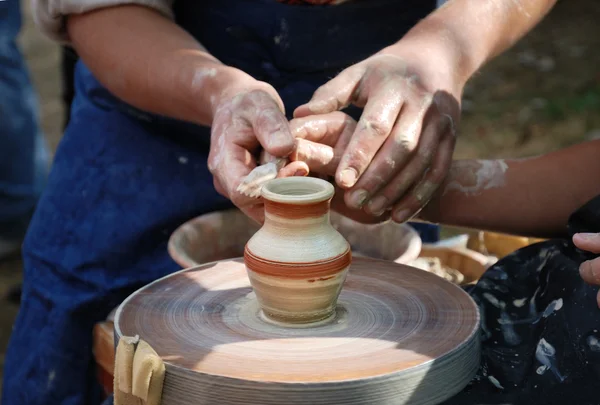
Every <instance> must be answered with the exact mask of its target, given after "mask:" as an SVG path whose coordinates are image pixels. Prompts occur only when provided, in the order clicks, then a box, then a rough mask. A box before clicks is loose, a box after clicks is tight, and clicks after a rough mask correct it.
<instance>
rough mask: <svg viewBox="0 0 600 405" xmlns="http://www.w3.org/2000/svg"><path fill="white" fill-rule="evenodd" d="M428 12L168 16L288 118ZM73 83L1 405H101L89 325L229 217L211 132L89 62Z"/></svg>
mask: <svg viewBox="0 0 600 405" xmlns="http://www.w3.org/2000/svg"><path fill="white" fill-rule="evenodd" d="M434 7H435V1H424V0H404V1H391V0H373V1H366V2H365V1H361V2H356V3H349V4H348V5H340V6H334V7H322V6H311V7H297V6H289V5H285V4H281V3H277V2H275V1H272V0H263V1H255V0H254V1H250V0H218V1H217V0H212V1H210V0H206V1H197V0H185V1H184V0H176V2H175V5H174V10H175V14H176V19H177V22H178V23H179V24H180V25H181V26H182V27H183V28H185V29H186V30H188V31H189V32H190V33H191V34H192V35H194V36H195V37H196V38H197V39H198V40H199V41H200V42H201V43H203V44H204V45H205V46H206V47H207V48H208V49H209V51H210V52H212V53H213V54H214V55H215V56H216V57H217V58H219V59H220V60H221V61H223V62H224V63H227V64H229V65H232V66H235V67H238V68H241V69H243V70H245V71H246V72H248V73H249V74H251V75H253V76H254V77H256V78H258V79H261V80H266V81H268V82H269V83H271V84H273V85H274V87H275V88H276V89H277V90H278V91H279V93H280V95H281V97H282V98H283V100H284V102H285V105H286V110H287V112H288V114H289V115H291V112H292V111H293V110H294V108H295V107H296V106H298V105H299V104H301V103H303V102H305V101H306V100H308V99H309V98H310V97H311V95H312V93H313V92H314V91H315V90H316V88H317V87H318V86H319V85H321V84H323V83H325V82H326V81H327V80H329V79H330V78H332V77H334V76H335V75H336V74H337V73H338V72H339V71H340V70H341V69H343V68H345V67H347V66H348V65H350V64H352V63H355V62H358V61H360V60H361V59H363V58H365V57H367V56H369V55H370V54H372V53H375V52H376V51H378V50H380V49H381V48H383V47H385V46H387V45H390V44H391V43H393V42H395V41H397V40H398V39H400V38H401V37H402V36H403V34H404V33H405V32H406V31H407V30H408V29H410V28H411V27H412V26H413V25H414V24H415V23H416V22H418V21H419V20H420V19H422V18H423V17H425V16H426V15H427V14H428V13H429V12H430V11H431V10H433V8H434ZM75 75H76V76H75V99H74V101H73V104H72V108H71V118H70V121H69V124H68V126H67V129H66V131H65V134H64V136H63V138H62V140H61V142H60V145H59V147H58V149H57V151H56V155H55V159H54V164H53V167H52V172H51V174H50V178H49V180H48V184H47V187H46V189H45V191H44V193H43V195H42V198H41V200H40V202H39V205H38V207H37V210H36V212H35V214H34V216H33V219H32V222H31V225H30V227H29V231H28V234H27V237H26V239H25V243H24V246H23V258H24V284H23V293H22V303H21V310H20V312H19V315H18V318H17V320H16V322H15V325H14V331H13V334H12V336H11V340H10V343H9V347H8V352H7V355H6V359H5V365H4V384H3V387H2V405H41V404H44V405H53V404H57V405H84V404H85V405H96V404H98V403H100V401H101V398H102V391H101V389H100V387H99V385H98V384H97V383H96V375H95V366H94V360H93V356H92V351H91V347H92V328H93V326H94V324H96V323H97V322H100V321H102V320H104V319H105V318H106V316H107V315H108V313H109V312H110V311H111V310H112V309H113V308H114V307H115V306H117V305H118V304H119V303H120V302H122V301H123V300H124V299H125V298H126V297H127V296H128V295H129V294H131V293H132V292H133V291H135V289H137V288H139V287H141V286H142V285H145V284H147V283H149V282H151V281H153V280H155V279H157V278H159V277H162V276H164V275H167V274H170V273H172V272H173V271H175V270H178V269H179V267H178V266H177V265H176V263H175V262H173V260H172V259H171V258H170V257H169V255H168V252H167V241H168V238H169V236H170V234H171V233H172V232H173V231H174V230H175V228H176V227H177V226H179V225H180V224H182V223H183V222H185V221H187V220H189V219H191V218H193V217H195V216H197V215H201V214H204V213H207V212H211V211H215V210H220V209H226V208H229V207H231V203H230V202H229V201H228V200H226V199H225V198H223V197H221V196H219V195H218V194H217V193H216V191H215V190H214V188H213V184H212V176H211V174H210V173H209V171H208V169H207V165H206V159H207V155H208V147H209V136H210V130H209V129H208V128H205V127H200V126H195V125H192V124H189V123H184V122H179V121H175V120H172V119H167V118H164V117H160V116H156V115H152V114H148V113H145V112H142V111H139V110H137V109H135V108H132V107H131V106H128V105H127V104H125V103H123V102H122V101H120V100H117V99H116V98H115V97H113V96H112V95H111V94H110V93H109V92H108V91H107V90H106V89H105V88H103V87H102V86H101V85H100V84H99V83H98V81H97V80H96V79H95V78H94V77H93V75H92V74H91V73H90V71H89V70H88V69H87V67H86V66H85V65H84V64H82V62H81V61H79V62H78V65H77V68H76V73H75ZM358 112H359V111H358V110H356V109H355V110H354V112H353V113H354V115H355V117H356V116H357V113H358ZM427 229H434V230H435V229H436V228H435V227H429V228H427Z"/></svg>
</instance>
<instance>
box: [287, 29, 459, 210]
mask: <svg viewBox="0 0 600 405" xmlns="http://www.w3.org/2000/svg"><path fill="white" fill-rule="evenodd" d="M400 42H402V41H400ZM403 49H404V50H400V49H393V50H392V49H387V50H384V51H382V52H380V53H378V54H376V55H374V56H372V57H370V58H368V59H366V60H364V61H362V62H360V63H358V64H356V65H354V66H351V67H349V68H348V69H346V70H344V71H343V72H342V73H340V74H339V75H338V76H337V77H335V78H334V79H333V80H331V81H330V82H328V83H326V84H325V85H323V86H322V87H320V88H319V89H318V90H317V91H316V92H315V94H314V96H313V98H312V99H311V100H310V102H308V103H307V104H305V105H303V106H300V107H298V109H297V110H296V111H295V117H306V116H309V115H311V114H326V113H329V112H332V111H336V110H340V109H343V108H345V107H346V106H348V105H350V104H354V105H356V106H358V107H364V110H363V113H362V116H361V118H360V121H359V123H358V125H357V127H356V129H355V131H354V133H353V134H352V136H351V137H350V139H349V141H348V142H347V143H346V147H345V152H344V153H343V157H342V158H341V159H340V163H339V166H338V167H337V169H336V173H335V180H336V182H337V184H338V185H339V186H340V187H341V188H343V189H345V190H346V192H345V201H346V203H347V205H348V206H349V207H350V208H354V209H359V208H364V209H365V211H366V212H368V213H370V214H372V215H381V214H382V213H384V212H385V211H386V210H389V209H392V210H393V212H392V218H393V219H394V220H395V221H397V222H404V221H407V220H409V219H410V218H411V217H413V216H414V215H415V214H417V213H418V212H419V210H420V209H421V208H422V207H423V206H424V205H425V204H426V203H427V202H428V200H429V199H430V198H431V196H432V195H433V193H434V192H435V191H436V189H437V187H438V186H439V185H440V184H441V183H442V182H443V180H444V178H445V176H446V174H447V172H448V170H449V168H450V164H451V162H452V154H453V151H454V145H455V130H456V129H455V126H456V125H457V124H458V121H459V115H460V107H459V102H458V101H457V100H459V99H460V94H461V92H462V87H463V83H462V82H461V81H459V80H457V79H456V78H455V76H457V75H455V74H454V72H452V69H451V68H449V67H447V66H444V63H443V61H442V60H441V59H440V60H436V59H435V58H436V56H437V55H435V52H433V53H432V52H423V50H422V49H414V48H413V49H411V50H410V51H409V50H408V49H407V48H406V47H405V48H403ZM423 55H425V56H423ZM429 56H433V59H432V58H431V57H429Z"/></svg>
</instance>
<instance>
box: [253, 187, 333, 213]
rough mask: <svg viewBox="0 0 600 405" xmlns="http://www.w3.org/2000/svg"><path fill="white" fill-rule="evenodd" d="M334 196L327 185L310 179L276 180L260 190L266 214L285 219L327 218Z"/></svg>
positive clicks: (331, 189) (331, 188)
mask: <svg viewBox="0 0 600 405" xmlns="http://www.w3.org/2000/svg"><path fill="white" fill-rule="evenodd" d="M333 194H334V188H333V186H332V185H331V184H330V183H328V182H326V181H322V180H320V179H315V178H310V177H288V178H282V179H275V180H271V181H270V182H268V183H266V184H265V185H264V186H263V187H262V189H261V195H262V198H263V200H264V203H265V213H266V214H271V215H275V216H278V217H282V218H287V219H302V218H314V217H321V216H323V215H326V214H327V213H328V212H329V207H330V202H331V199H332V198H333Z"/></svg>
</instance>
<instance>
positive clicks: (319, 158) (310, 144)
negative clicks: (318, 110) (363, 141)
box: [290, 111, 356, 176]
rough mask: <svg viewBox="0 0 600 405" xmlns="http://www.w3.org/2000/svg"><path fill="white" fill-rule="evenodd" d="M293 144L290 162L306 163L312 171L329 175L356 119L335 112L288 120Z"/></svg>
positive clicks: (343, 150)
mask: <svg viewBox="0 0 600 405" xmlns="http://www.w3.org/2000/svg"><path fill="white" fill-rule="evenodd" d="M290 128H291V131H292V135H293V136H294V137H295V138H296V147H295V149H294V151H293V152H292V154H291V155H290V160H292V161H302V162H304V163H306V165H307V166H308V168H309V169H310V171H311V172H313V173H318V174H325V175H329V176H333V175H334V174H335V171H336V169H337V167H338V165H339V162H340V159H341V158H342V155H343V153H344V152H345V150H346V148H347V145H348V143H349V142H350V139H351V137H352V134H353V133H354V129H355V128H356V121H354V120H353V119H352V118H351V117H349V116H348V115H346V114H344V113H342V112H339V111H336V112H333V113H328V114H324V115H316V116H310V117H304V118H295V119H293V120H292V121H290Z"/></svg>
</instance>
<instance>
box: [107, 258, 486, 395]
mask: <svg viewBox="0 0 600 405" xmlns="http://www.w3.org/2000/svg"><path fill="white" fill-rule="evenodd" d="M478 326H479V314H478V310H477V307H476V305H475V303H474V302H473V301H472V300H471V298H470V297H469V296H468V295H467V294H466V293H465V292H463V291H462V290H461V289H460V288H459V287H457V286H455V285H453V284H451V283H449V282H447V281H445V280H443V279H441V278H439V277H437V276H435V275H433V274H430V273H428V272H425V271H422V270H418V269H414V268H411V267H407V266H402V265H398V264H394V263H391V262H386V261H379V260H371V259H364V258H356V259H354V261H353V263H352V265H351V266H350V269H349V272H348V276H347V280H346V283H345V287H344V289H343V291H342V292H341V294H340V296H339V300H338V304H337V311H336V312H335V317H334V318H332V319H330V320H329V321H326V322H324V323H322V324H320V325H313V326H312V327H310V328H294V327H289V325H279V324H274V323H273V322H272V321H265V320H264V319H263V318H261V316H260V308H259V305H258V302H257V300H256V298H255V295H254V293H253V290H252V288H251V285H250V282H249V280H248V277H247V273H246V269H245V266H244V263H243V261H242V260H240V259H237V260H227V261H221V262H215V263H211V264H207V265H204V266H201V267H197V268H192V269H188V270H183V271H181V272H179V273H175V274H173V275H171V276H168V277H165V278H163V279H161V280H158V281H156V282H154V283H152V284H150V285H148V286H146V287H144V288H142V289H141V290H139V291H138V292H136V293H135V294H133V295H132V296H130V297H129V298H128V299H127V300H126V301H125V302H124V303H123V304H122V305H121V307H120V308H119V310H118V312H117V315H116V319H115V336H116V338H117V339H118V338H119V337H120V336H123V335H136V334H138V335H139V336H140V337H141V338H142V339H144V340H146V341H147V342H148V343H149V344H150V345H151V346H152V347H153V348H154V349H155V350H156V352H157V353H158V354H159V355H160V356H161V357H162V358H163V360H164V361H165V363H166V367H167V378H166V379H165V386H164V390H163V404H164V405H175V404H189V403H219V404H225V405H234V404H236V405H237V404H240V405H241V404H263V405H264V404H266V405H271V404H272V405H275V404H280V403H282V402H285V403H287V404H301V403H303V404H304V403H311V404H342V403H343V404H390V405H392V404H394V405H397V404H437V403H440V402H442V401H443V400H445V399H447V398H449V397H450V396H452V395H454V394H455V393H457V392H458V391H460V390H461V389H462V388H463V387H464V386H465V385H466V384H467V383H468V382H469V381H470V379H471V378H472V376H473V375H474V373H475V372H476V370H477V368H478V366H479V340H478Z"/></svg>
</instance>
